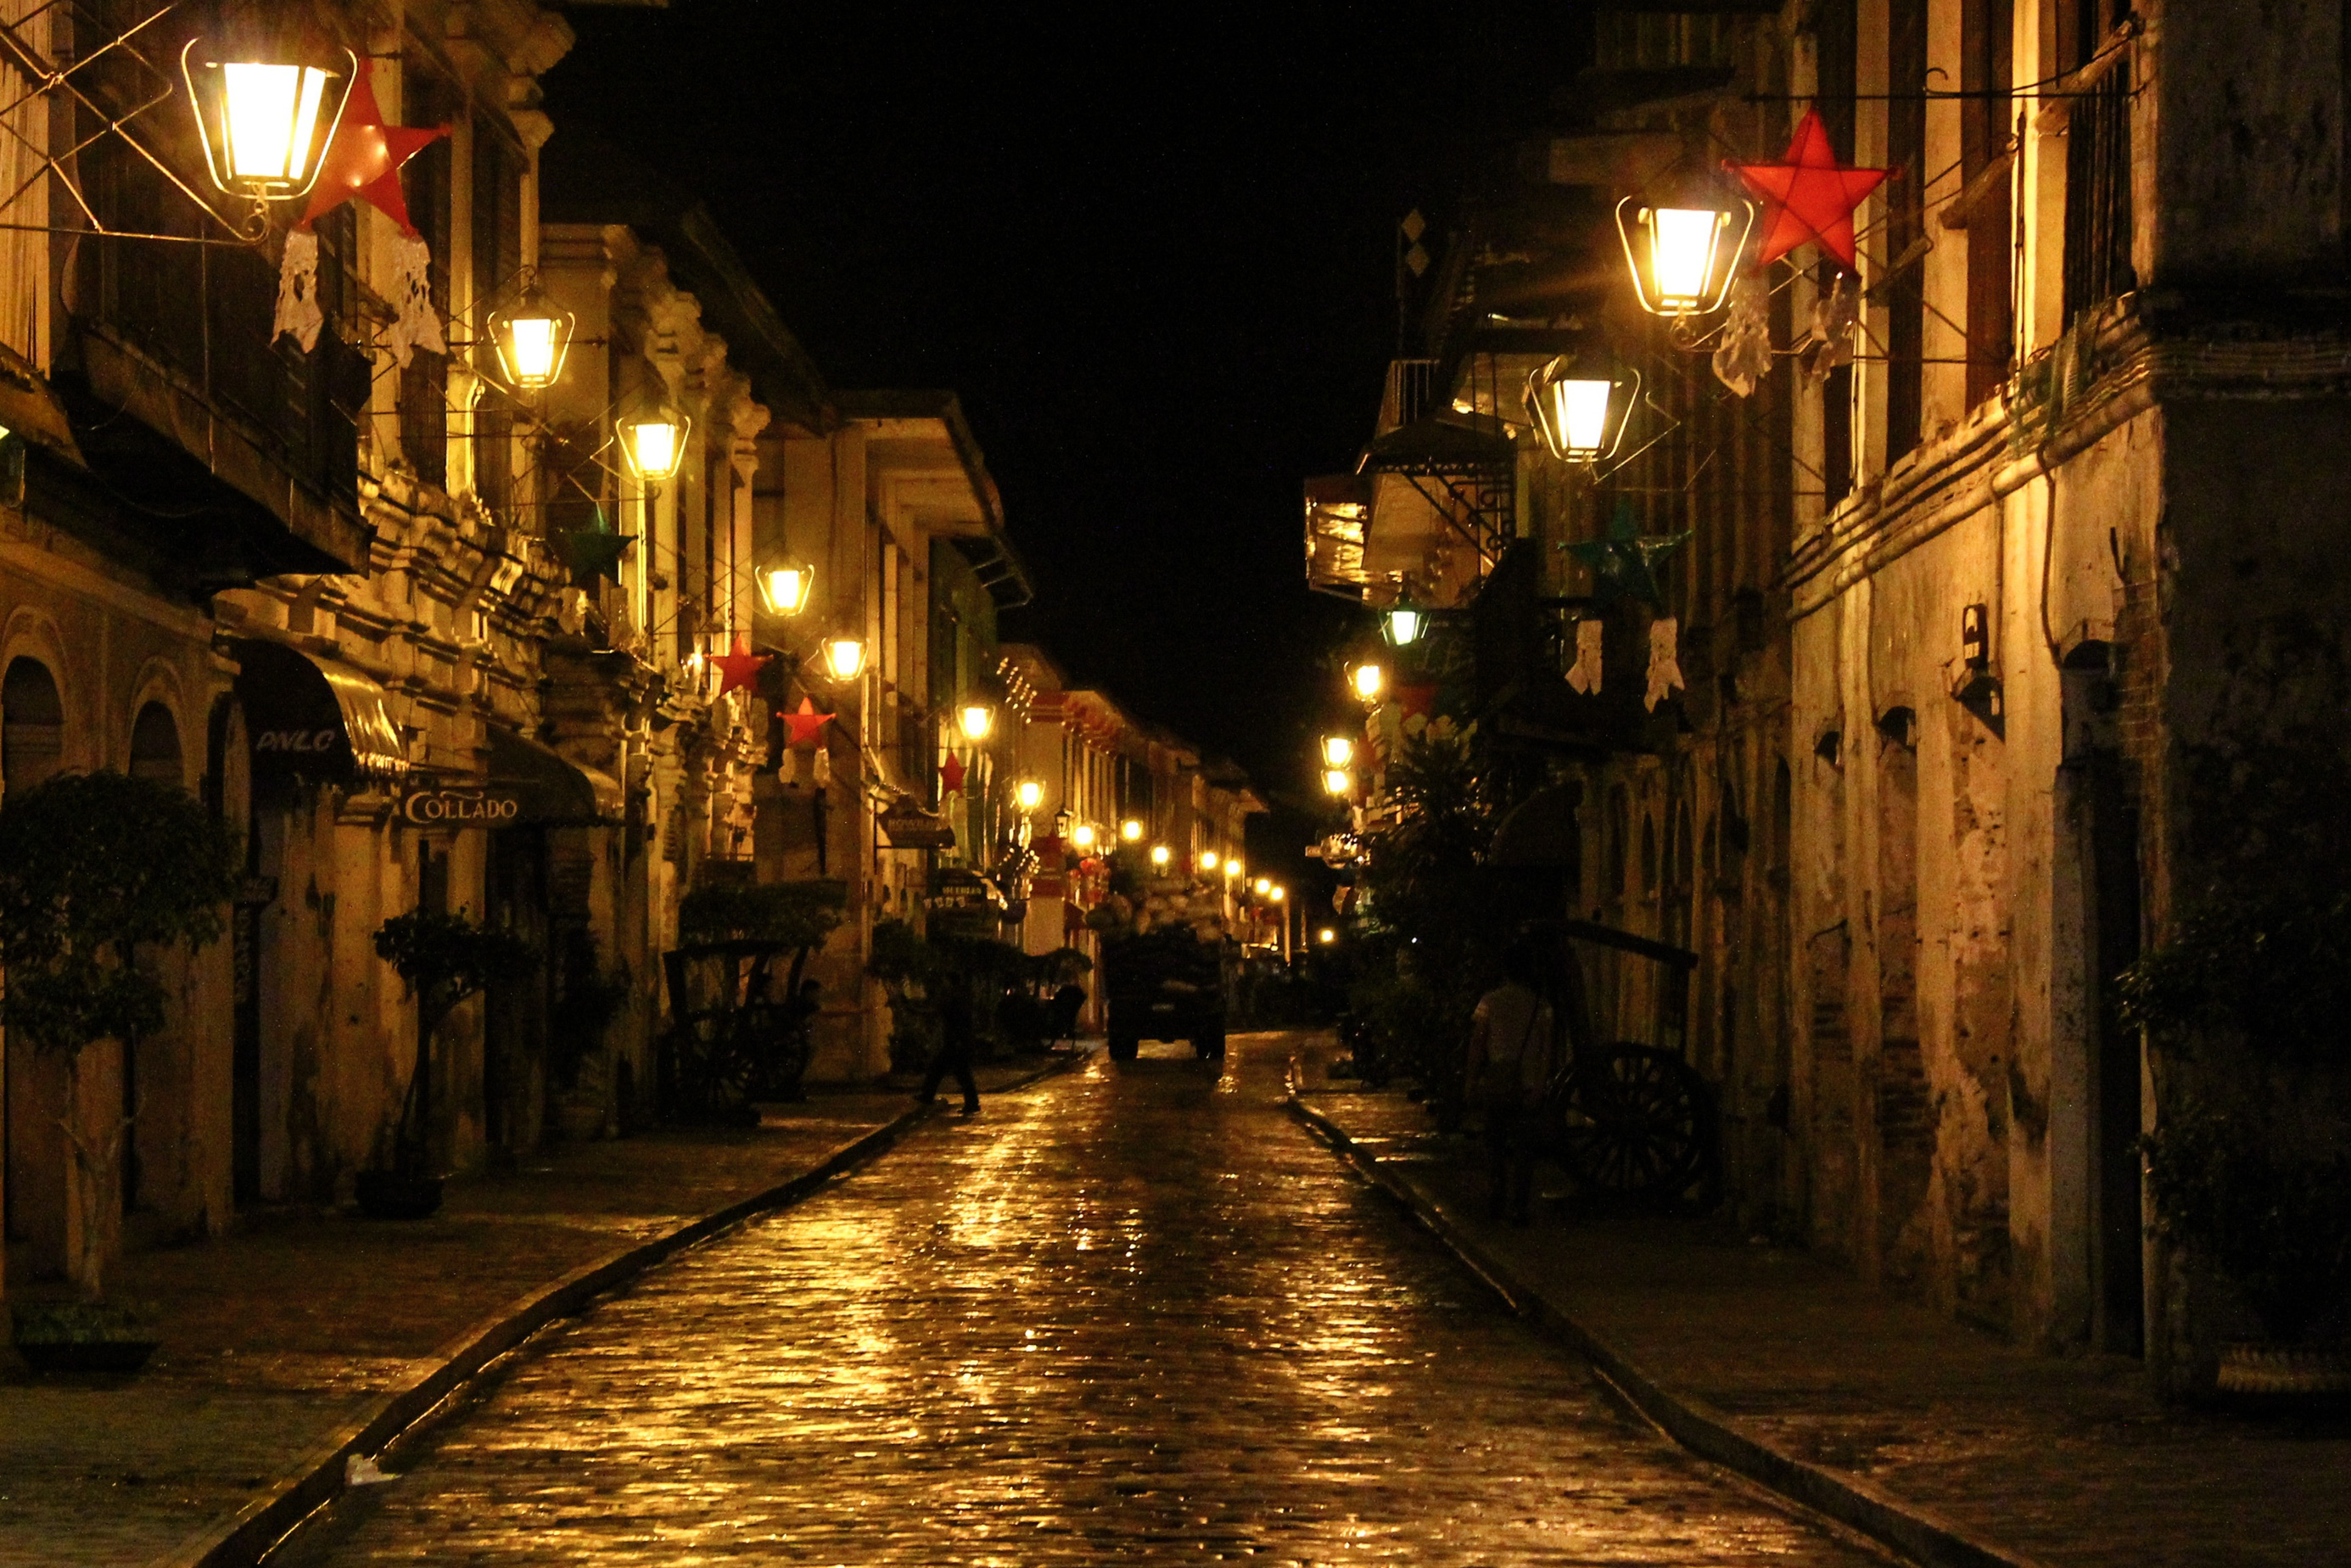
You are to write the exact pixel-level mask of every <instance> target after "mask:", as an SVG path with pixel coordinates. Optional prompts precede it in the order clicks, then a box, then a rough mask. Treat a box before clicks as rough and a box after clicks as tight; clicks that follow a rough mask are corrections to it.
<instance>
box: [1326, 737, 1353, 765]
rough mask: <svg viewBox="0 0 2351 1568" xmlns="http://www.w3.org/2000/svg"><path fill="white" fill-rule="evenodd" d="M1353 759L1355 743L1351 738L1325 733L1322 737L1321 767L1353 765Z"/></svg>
mask: <svg viewBox="0 0 2351 1568" xmlns="http://www.w3.org/2000/svg"><path fill="white" fill-rule="evenodd" d="M1354 761H1355V743H1354V741H1353V740H1352V739H1351V738H1349V737H1346V736H1343V735H1326V736H1324V737H1322V766H1323V767H1325V768H1350V767H1353V765H1354Z"/></svg>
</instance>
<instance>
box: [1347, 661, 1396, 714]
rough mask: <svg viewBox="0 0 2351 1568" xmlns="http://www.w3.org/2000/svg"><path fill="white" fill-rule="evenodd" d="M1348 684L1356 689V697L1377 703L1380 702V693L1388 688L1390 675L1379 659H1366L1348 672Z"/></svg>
mask: <svg viewBox="0 0 2351 1568" xmlns="http://www.w3.org/2000/svg"><path fill="white" fill-rule="evenodd" d="M1347 684H1348V685H1351V686H1353V688H1354V689H1355V695H1357V696H1358V697H1361V698H1362V699H1363V700H1364V701H1365V702H1367V703H1375V702H1377V701H1379V700H1380V693H1381V692H1383V691H1384V690H1385V689H1386V688H1387V684H1388V673H1387V671H1386V670H1385V669H1384V668H1382V667H1381V664H1380V662H1379V661H1378V660H1377V659H1365V660H1363V661H1361V662H1360V663H1358V664H1355V665H1354V667H1353V668H1352V669H1350V670H1349V671H1348V672H1347Z"/></svg>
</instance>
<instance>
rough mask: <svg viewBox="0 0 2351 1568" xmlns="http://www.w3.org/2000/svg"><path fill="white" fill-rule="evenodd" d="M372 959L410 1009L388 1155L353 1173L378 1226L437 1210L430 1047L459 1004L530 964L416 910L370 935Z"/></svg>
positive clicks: (515, 947)
mask: <svg viewBox="0 0 2351 1568" xmlns="http://www.w3.org/2000/svg"><path fill="white" fill-rule="evenodd" d="M375 950H376V956H378V957H380V958H381V959H383V960H384V962H386V963H388V964H390V965H391V966H392V971H393V973H395V974H397V975H398V976H399V977H401V980H402V983H404V984H405V985H406V986H407V988H408V994H409V996H410V997H411V998H413V999H414V1000H415V1003H416V1059H415V1064H414V1066H413V1068H412V1069H411V1070H410V1072H409V1075H408V1088H407V1091H406V1092H405V1093H403V1094H402V1096H401V1106H400V1117H399V1120H398V1121H397V1122H396V1123H395V1124H393V1126H392V1129H391V1130H390V1137H389V1144H390V1148H389V1155H388V1157H387V1158H383V1159H381V1160H380V1161H379V1163H378V1164H377V1165H375V1166H372V1167H371V1168H369V1169H367V1170H362V1171H360V1173H359V1176H358V1180H357V1183H356V1185H355V1187H354V1196H355V1197H357V1198H358V1200H359V1206H360V1212H361V1213H363V1214H366V1215H369V1216H370V1217H371V1218H379V1219H422V1218H425V1217H426V1216H428V1215H431V1214H433V1213H434V1212H436V1211H437V1210H438V1209H439V1208H440V1207H441V1174H440V1173H439V1172H438V1171H436V1170H434V1169H433V1168H432V1140H431V1138H430V1136H429V1134H428V1131H427V1117H428V1115H429V1113H430V1111H431V1102H432V1095H433V1087H432V1086H433V1040H434V1036H435V1035H436V1034H437V1033H438V1032H439V1030H440V1028H441V1025H442V1024H443V1022H444V1021H445V1020H446V1019H447V1018H448V1017H449V1014H450V1013H451V1012H452V1011H453V1010H455V1008H456V1007H457V1005H458V1004H459V1003H460V1002H463V1001H465V999H466V998H469V997H472V996H475V995H476V994H478V993H479V992H481V991H484V990H486V989H487V988H489V987H491V986H492V985H495V984H496V983H497V982H498V981H499V980H502V979H505V978H507V977H508V976H511V975H515V974H518V973H520V972H521V971H522V970H523V969H525V968H527V967H528V966H529V965H530V963H531V962H532V960H533V959H534V958H536V957H537V956H538V955H537V952H536V950H535V949H533V948H532V946H531V945H530V944H529V943H528V942H526V941H524V940H523V939H522V938H521V937H519V936H516V935H515V934H514V933H513V932H511V931H507V930H503V929H501V928H499V927H497V926H495V925H485V924H483V923H480V922H477V921H475V920H471V919H468V918H467V917H466V915H465V912H464V911H462V910H460V911H459V912H458V913H456V914H455V915H450V914H445V913H443V912H440V911H437V910H429V909H417V910H412V911H410V912H409V913H408V914H406V915H393V916H392V918H391V919H389V920H387V921H385V922H384V923H383V924H382V925H380V926H378V927H377V928H376V933H375Z"/></svg>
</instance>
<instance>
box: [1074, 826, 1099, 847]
mask: <svg viewBox="0 0 2351 1568" xmlns="http://www.w3.org/2000/svg"><path fill="white" fill-rule="evenodd" d="M1070 842H1071V843H1072V844H1075V845H1076V846H1077V847H1078V848H1079V849H1081V850H1091V849H1092V848H1093V847H1094V825H1093V824H1092V822H1080V823H1079V824H1078V825H1077V826H1076V827H1074V828H1071V830H1070Z"/></svg>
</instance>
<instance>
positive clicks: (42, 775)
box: [0, 659, 66, 791]
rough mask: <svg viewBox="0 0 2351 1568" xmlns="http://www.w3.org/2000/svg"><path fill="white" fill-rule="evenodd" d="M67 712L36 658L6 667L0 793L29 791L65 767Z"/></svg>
mask: <svg viewBox="0 0 2351 1568" xmlns="http://www.w3.org/2000/svg"><path fill="white" fill-rule="evenodd" d="M65 760H66V709H65V704H64V703H63V702H61V701H60V700H59V699H58V697H57V681H56V679H55V678H54V677H52V676H51V675H50V674H49V671H48V666H47V665H46V664H42V663H41V662H40V661H39V660H38V659H16V660H13V661H11V662H10V664H9V665H8V674H7V675H6V676H5V678H0V789H7V790H10V791H15V790H17V789H31V788H32V787H33V786H34V785H36V784H38V783H40V782H41V781H42V780H43V779H47V778H48V777H49V776H50V775H51V774H53V773H55V772H57V769H58V768H62V767H64V766H65Z"/></svg>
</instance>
